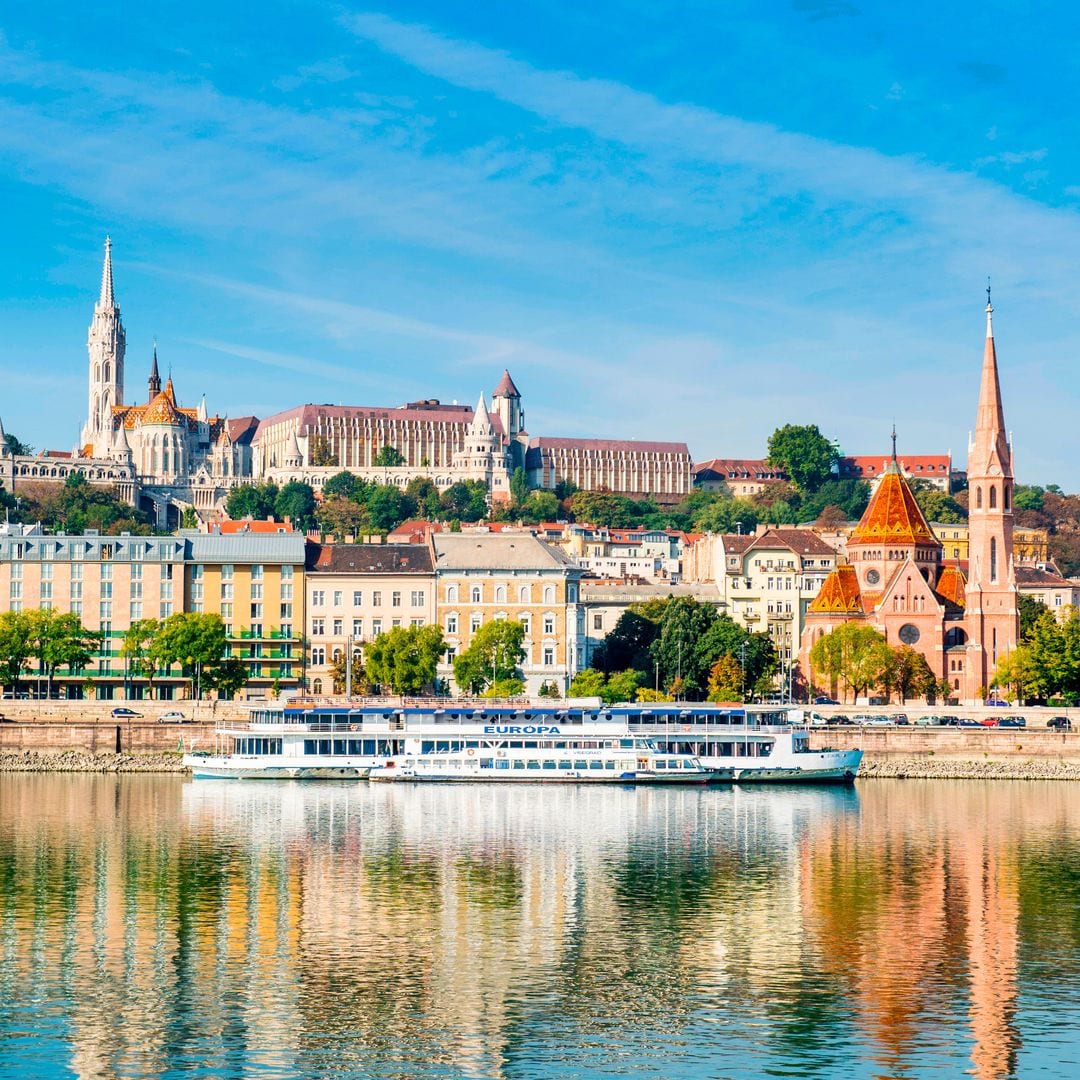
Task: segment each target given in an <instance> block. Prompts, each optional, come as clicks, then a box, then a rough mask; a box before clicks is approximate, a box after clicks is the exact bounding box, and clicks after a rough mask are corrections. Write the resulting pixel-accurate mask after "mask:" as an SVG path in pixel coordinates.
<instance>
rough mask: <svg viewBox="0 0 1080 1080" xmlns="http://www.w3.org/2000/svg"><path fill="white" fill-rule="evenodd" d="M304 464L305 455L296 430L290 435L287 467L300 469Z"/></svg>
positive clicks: (286, 454)
mask: <svg viewBox="0 0 1080 1080" xmlns="http://www.w3.org/2000/svg"><path fill="white" fill-rule="evenodd" d="M303 464H304V455H303V452H302V451H301V450H300V442H299V440H298V439H297V437H296V432H295V431H293V432H292V433H291V434H290V435H289V444H288V446H287V447H286V450H285V468H286V469H299V468H301V467H302V466H303Z"/></svg>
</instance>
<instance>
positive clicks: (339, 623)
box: [334, 619, 345, 637]
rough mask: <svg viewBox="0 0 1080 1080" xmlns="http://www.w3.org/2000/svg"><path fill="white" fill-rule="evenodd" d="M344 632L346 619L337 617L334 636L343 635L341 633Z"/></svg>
mask: <svg viewBox="0 0 1080 1080" xmlns="http://www.w3.org/2000/svg"><path fill="white" fill-rule="evenodd" d="M344 633H345V620H344V619H335V620H334V637H341V635H342V634H344Z"/></svg>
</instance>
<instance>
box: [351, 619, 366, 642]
mask: <svg viewBox="0 0 1080 1080" xmlns="http://www.w3.org/2000/svg"><path fill="white" fill-rule="evenodd" d="M352 636H353V637H357V638H358V637H363V636H364V620H363V619H353V621H352Z"/></svg>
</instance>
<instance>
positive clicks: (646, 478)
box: [525, 436, 693, 502]
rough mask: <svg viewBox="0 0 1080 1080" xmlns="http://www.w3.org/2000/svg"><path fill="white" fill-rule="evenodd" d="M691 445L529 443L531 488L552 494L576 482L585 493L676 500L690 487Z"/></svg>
mask: <svg viewBox="0 0 1080 1080" xmlns="http://www.w3.org/2000/svg"><path fill="white" fill-rule="evenodd" d="M692 465H693V463H692V462H691V460H690V451H689V449H688V448H687V446H686V443H669V442H638V441H637V440H635V439H560V438H549V437H547V436H544V437H542V438H536V439H530V440H529V449H528V452H527V453H526V455H525V469H526V472H527V473H528V476H529V486H530V487H532V488H546V489H549V490H553V489H554V488H555V487H556V486H558V485H559V484H561V483H571V484H574V485H575V486H576V487H578V488H580V489H581V490H582V491H600V490H607V491H612V492H615V493H617V494H619V495H627V496H630V497H634V498H644V497H646V496H649V497H652V498H655V499H657V500H659V501H660V502H677V501H678V500H679V499H681V498H682V497H683V496H684V495H687V494H689V492H690V488H691V468H692Z"/></svg>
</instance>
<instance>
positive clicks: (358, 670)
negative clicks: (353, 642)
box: [330, 648, 375, 697]
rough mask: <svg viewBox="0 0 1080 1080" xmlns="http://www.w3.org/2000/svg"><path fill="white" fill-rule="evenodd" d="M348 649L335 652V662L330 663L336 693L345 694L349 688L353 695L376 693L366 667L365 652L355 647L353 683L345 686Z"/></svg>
mask: <svg viewBox="0 0 1080 1080" xmlns="http://www.w3.org/2000/svg"><path fill="white" fill-rule="evenodd" d="M347 652H348V650H347V649H340V650H338V651H337V652H336V653H335V654H334V659H333V663H331V665H330V678H331V679H332V680H333V683H334V693H335V694H344V693H345V691H346V689H349V690H350V691H351V693H352V695H353V697H363V696H364V695H367V694H371V693H374V690H375V688H374V687H373V686H372V685H371V681H370V680H369V679H368V677H367V672H366V671H365V669H364V653H363V650H362V649H357V648H354V649H353V652H352V685H351V686H349V687H348V688H346V686H345V661H346V654H347Z"/></svg>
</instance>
